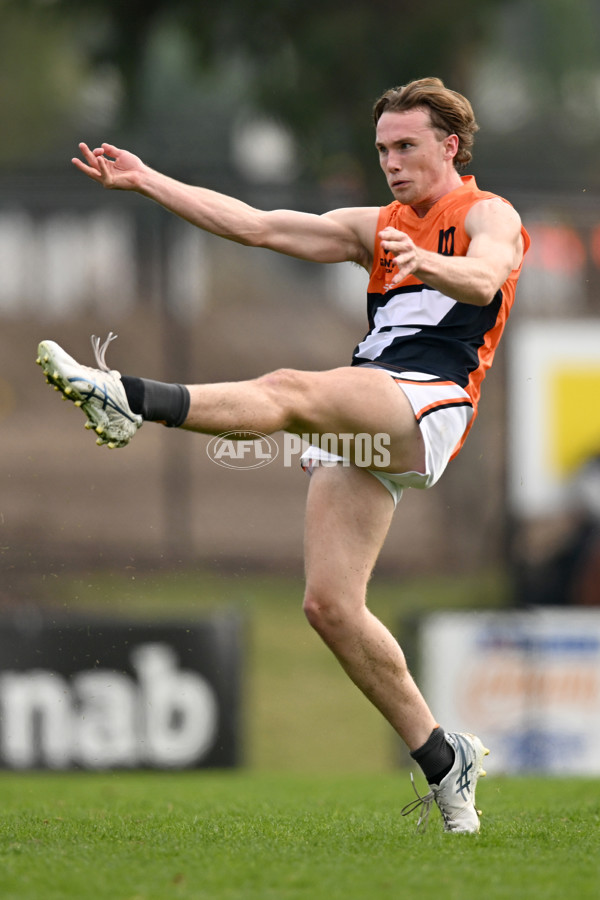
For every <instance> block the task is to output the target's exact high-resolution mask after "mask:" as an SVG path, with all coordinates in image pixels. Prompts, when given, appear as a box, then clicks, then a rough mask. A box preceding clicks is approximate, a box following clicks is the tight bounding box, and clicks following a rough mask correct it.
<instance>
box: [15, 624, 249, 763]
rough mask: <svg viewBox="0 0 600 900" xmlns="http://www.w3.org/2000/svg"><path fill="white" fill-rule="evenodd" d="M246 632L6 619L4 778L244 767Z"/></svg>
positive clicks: (227, 627) (226, 627)
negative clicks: (11, 772) (10, 773)
mask: <svg viewBox="0 0 600 900" xmlns="http://www.w3.org/2000/svg"><path fill="white" fill-rule="evenodd" d="M241 644H242V627H241V623H240V621H239V619H237V618H235V617H222V618H221V617H216V618H214V619H207V620H201V621H197V622H191V623H185V624H184V623H143V622H142V623H140V622H122V621H112V620H111V621H105V620H94V621H90V620H86V621H83V620H73V619H69V620H66V621H56V620H53V621H44V620H36V619H31V618H23V619H13V620H10V619H4V620H0V767H2V768H11V769H40V768H50V769H71V768H82V769H92V770H93V769H123V768H126V769H131V768H157V769H189V768H213V767H219V768H223V767H231V766H235V765H238V764H239V762H240V738H241V735H240V706H241V700H240V682H241Z"/></svg>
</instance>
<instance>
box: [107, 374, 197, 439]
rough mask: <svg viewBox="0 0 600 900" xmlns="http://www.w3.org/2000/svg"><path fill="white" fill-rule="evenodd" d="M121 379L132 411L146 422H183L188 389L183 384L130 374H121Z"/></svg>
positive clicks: (187, 403)
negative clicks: (152, 379) (168, 382)
mask: <svg viewBox="0 0 600 900" xmlns="http://www.w3.org/2000/svg"><path fill="white" fill-rule="evenodd" d="M121 381H122V382H123V387H124V388H125V393H126V394H127V402H128V403H129V406H130V408H131V411H132V412H134V413H137V415H139V416H141V417H142V419H145V420H146V421H148V422H164V423H165V425H168V426H169V427H170V428H178V427H179V426H180V425H183V423H184V422H185V420H186V418H187V414H188V412H189V409H190V392H189V391H188V389H187V388H186V387H185V385H183V384H166V383H165V382H163V381H151V380H150V379H149V378H134V377H133V376H131V375H121Z"/></svg>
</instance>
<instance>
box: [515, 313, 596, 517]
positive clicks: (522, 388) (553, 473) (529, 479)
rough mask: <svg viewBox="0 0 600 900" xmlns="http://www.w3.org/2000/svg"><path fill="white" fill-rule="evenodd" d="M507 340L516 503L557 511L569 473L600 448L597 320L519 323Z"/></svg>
mask: <svg viewBox="0 0 600 900" xmlns="http://www.w3.org/2000/svg"><path fill="white" fill-rule="evenodd" d="M508 346H509V382H508V384H509V408H508V413H509V416H508V428H509V446H508V450H509V464H508V473H507V477H508V488H509V496H510V502H511V506H512V508H513V510H514V511H515V513H516V514H517V515H521V516H544V515H547V514H552V513H556V512H560V511H561V510H563V509H564V508H565V506H568V504H569V490H570V482H571V479H572V478H573V477H574V476H575V475H576V474H577V472H578V470H579V469H580V467H581V466H582V465H584V464H585V463H586V462H587V461H588V460H589V459H590V458H591V457H593V456H595V455H597V454H600V402H599V399H598V398H599V397H600V322H599V321H597V320H574V321H568V320H555V321H552V320H546V321H539V320H535V321H526V322H518V323H515V327H514V328H513V329H512V330H511V336H510V341H509V345H508Z"/></svg>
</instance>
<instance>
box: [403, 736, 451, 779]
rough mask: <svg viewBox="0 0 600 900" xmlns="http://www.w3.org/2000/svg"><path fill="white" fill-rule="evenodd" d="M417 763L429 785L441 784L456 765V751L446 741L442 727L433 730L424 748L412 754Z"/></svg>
mask: <svg viewBox="0 0 600 900" xmlns="http://www.w3.org/2000/svg"><path fill="white" fill-rule="evenodd" d="M410 755H411V756H412V758H413V759H414V760H415V762H417V763H418V764H419V765H420V766H421V769H422V770H423V774H424V775H425V778H426V779H427V783H428V784H439V783H440V781H441V780H442V779H443V778H445V777H446V775H447V774H448V772H449V771H450V769H451V768H452V766H453V765H454V756H455V753H454V750H453V748H452V746H451V745H450V744H449V743H448V741H447V740H446V733H445V731H444V729H443V728H442V727H441V726H439V725H438V726H436V728H434V729H433V731H432V732H431V734H430V735H429V737H428V738H427V740H426V741H425V743H424V744H423V746H422V747H418V748H417V749H416V750H413V751H412V753H411V754H410Z"/></svg>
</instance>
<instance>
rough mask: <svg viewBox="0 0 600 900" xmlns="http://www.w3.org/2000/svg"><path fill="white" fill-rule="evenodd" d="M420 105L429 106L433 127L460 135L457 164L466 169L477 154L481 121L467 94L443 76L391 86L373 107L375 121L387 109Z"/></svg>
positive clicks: (412, 107) (443, 131)
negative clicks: (449, 85)
mask: <svg viewBox="0 0 600 900" xmlns="http://www.w3.org/2000/svg"><path fill="white" fill-rule="evenodd" d="M417 107H421V108H425V109H428V110H429V117H430V120H431V126H432V128H435V129H438V130H439V131H441V132H442V133H443V134H446V135H448V134H455V135H456V136H457V137H458V152H457V154H456V156H455V157H454V166H455V168H456V169H459V170H460V169H464V168H465V166H467V165H468V164H469V163H470V162H471V159H472V157H473V154H472V153H471V147H472V146H473V141H474V135H475V132H476V131H479V125H478V124H477V122H476V121H475V114H474V113H473V107H472V106H471V104H470V103H469V101H468V100H467V98H466V97H463V95H462V94H459V93H457V92H456V91H451V90H450V89H449V88H447V87H445V85H444V82H443V81H442V80H441V79H440V78H420V79H418V80H416V81H411V82H409V83H408V84H405V85H402V86H401V87H395V88H390V89H389V90H388V91H386V92H385V94H382V95H381V97H380V98H379V100H377V102H376V103H375V106H374V107H373V119H374V122H375V125H377V123H378V122H379V119H380V118H381V116H382V115H383V113H384V112H405V111H406V110H409V109H416V108H417Z"/></svg>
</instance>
